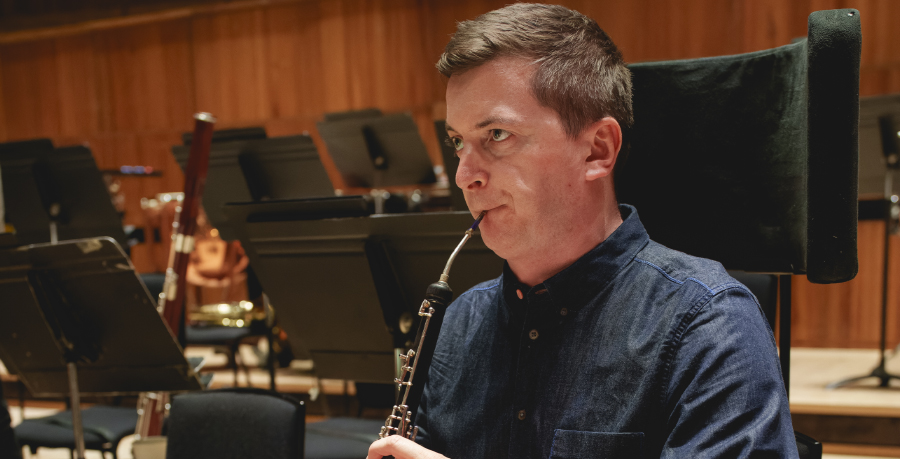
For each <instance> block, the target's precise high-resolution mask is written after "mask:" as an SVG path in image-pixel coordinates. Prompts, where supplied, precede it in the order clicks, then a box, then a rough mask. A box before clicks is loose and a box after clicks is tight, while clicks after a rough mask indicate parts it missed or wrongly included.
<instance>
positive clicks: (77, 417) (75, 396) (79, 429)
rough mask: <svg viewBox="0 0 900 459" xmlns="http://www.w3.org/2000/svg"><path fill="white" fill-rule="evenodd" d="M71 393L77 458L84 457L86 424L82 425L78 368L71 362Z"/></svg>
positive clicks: (82, 458)
mask: <svg viewBox="0 0 900 459" xmlns="http://www.w3.org/2000/svg"><path fill="white" fill-rule="evenodd" d="M68 368H69V394H70V396H71V397H72V429H73V430H74V432H75V450H76V457H77V459H84V426H82V425H81V397H80V394H79V392H78V370H77V369H76V368H75V363H73V362H69V364H68Z"/></svg>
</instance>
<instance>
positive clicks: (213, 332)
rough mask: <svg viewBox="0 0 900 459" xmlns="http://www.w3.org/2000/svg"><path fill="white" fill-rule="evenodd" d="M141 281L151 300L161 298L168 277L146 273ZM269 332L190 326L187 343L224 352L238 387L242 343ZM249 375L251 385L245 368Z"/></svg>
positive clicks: (245, 368)
mask: <svg viewBox="0 0 900 459" xmlns="http://www.w3.org/2000/svg"><path fill="white" fill-rule="evenodd" d="M141 280H142V281H143V282H144V285H145V286H146V287H147V291H148V292H149V293H150V297H151V298H154V299H156V298H159V294H160V293H162V289H163V284H164V283H165V280H166V275H165V274H163V273H145V274H141ZM267 333H269V331H268V330H254V329H252V328H249V327H240V328H239V327H197V326H193V325H188V326H186V327H185V330H184V335H185V342H186V344H187V345H188V346H211V347H213V348H216V349H220V350H222V351H224V353H225V355H226V356H228V366H230V367H231V369H232V371H233V372H234V385H235V386H237V385H238V362H237V356H238V355H239V354H238V348H239V347H240V345H241V341H243V340H244V339H245V338H250V337H252V336H266V334H267ZM244 371H245V372H246V373H247V381H248V384H249V381H250V375H249V372H248V371H247V367H246V366H244Z"/></svg>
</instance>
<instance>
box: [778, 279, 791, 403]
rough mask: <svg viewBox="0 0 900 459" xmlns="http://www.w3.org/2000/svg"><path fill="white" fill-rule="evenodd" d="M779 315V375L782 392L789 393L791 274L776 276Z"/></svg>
mask: <svg viewBox="0 0 900 459" xmlns="http://www.w3.org/2000/svg"><path fill="white" fill-rule="evenodd" d="M778 292H779V301H778V303H779V306H778V310H779V317H778V350H779V351H780V352H779V353H780V358H781V377H782V378H783V379H784V392H785V393H786V394H787V395H788V399H790V395H791V276H790V275H782V276H778Z"/></svg>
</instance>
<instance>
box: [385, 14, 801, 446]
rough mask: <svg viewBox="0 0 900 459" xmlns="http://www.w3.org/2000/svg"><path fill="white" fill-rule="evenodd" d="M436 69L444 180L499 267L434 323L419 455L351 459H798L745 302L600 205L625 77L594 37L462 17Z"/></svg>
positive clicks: (728, 283)
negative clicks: (446, 169) (453, 154)
mask: <svg viewBox="0 0 900 459" xmlns="http://www.w3.org/2000/svg"><path fill="white" fill-rule="evenodd" d="M438 69H439V70H440V71H441V72H442V73H443V74H444V75H447V76H448V77H449V81H448V83H447V131H448V134H449V136H450V139H451V141H452V143H453V144H454V145H455V147H456V149H457V156H458V157H459V169H458V172H457V175H456V183H457V185H459V186H460V187H461V188H462V189H463V190H464V193H465V196H466V202H467V204H468V206H469V209H470V211H471V212H472V214H473V215H477V214H479V213H480V212H481V211H483V210H487V215H486V216H485V218H484V220H483V221H482V223H481V226H480V230H481V236H482V238H483V240H484V242H485V244H487V246H488V247H490V248H491V249H492V250H493V251H494V252H496V253H497V255H499V256H500V257H502V258H504V259H505V260H506V262H507V263H506V267H505V269H504V272H503V274H502V276H501V277H500V278H499V279H496V280H493V281H489V282H485V283H483V284H481V285H479V286H476V287H474V288H473V289H471V290H469V291H468V292H466V293H464V294H462V295H460V296H459V298H457V300H456V301H455V302H454V303H453V304H452V305H451V306H450V307H449V308H448V310H447V315H446V318H445V322H444V328H443V330H442V332H441V335H440V338H439V341H438V345H437V350H436V351H435V356H434V362H433V364H432V367H431V370H430V373H429V381H428V383H427V385H426V388H425V394H424V396H423V399H422V404H421V407H420V411H419V413H418V415H417V417H416V419H415V424H416V425H418V426H419V427H420V431H419V437H418V438H417V439H416V441H417V442H418V443H419V444H415V443H412V442H410V441H408V440H405V439H403V438H400V437H392V438H387V439H383V440H379V441H377V442H375V443H373V444H372V446H371V448H370V450H369V458H370V459H377V458H380V457H382V456H387V455H393V456H394V457H396V458H398V459H403V458H437V457H443V456H442V455H446V456H448V457H452V458H457V459H475V458H500V457H505V458H547V457H550V458H587V457H604V458H605V457H610V458H612V457H627V458H633V457H634V458H637V457H685V458H693V457H727V458H734V457H796V456H797V449H796V444H795V441H794V438H793V432H792V428H791V420H790V413H789V411H788V404H787V398H786V395H785V391H784V387H783V383H782V380H781V374H780V370H779V366H778V360H777V356H776V350H775V343H774V338H773V336H772V333H771V331H770V330H769V327H768V324H767V323H766V321H765V319H764V317H763V314H762V312H761V310H760V308H759V305H758V303H757V302H756V299H755V298H754V297H753V295H752V294H751V293H750V292H749V291H748V290H747V289H746V287H744V286H743V285H741V284H739V283H738V282H736V281H735V280H734V279H732V278H731V277H729V276H728V275H727V273H726V272H725V271H724V269H723V268H722V266H721V265H720V264H718V263H716V262H713V261H710V260H704V259H699V258H694V257H691V256H688V255H685V254H683V253H680V252H676V251H673V250H670V249H667V248H665V247H663V246H660V245H659V244H656V243H654V242H652V241H650V240H649V238H648V236H647V233H646V232H645V231H644V228H643V226H642V225H641V222H640V220H639V218H638V214H637V211H636V210H635V209H634V208H633V207H630V206H627V205H618V203H617V201H616V197H615V193H614V187H613V174H612V172H613V167H614V165H615V163H616V159H617V155H618V153H619V151H620V150H621V147H622V128H623V127H627V126H628V125H630V124H631V122H632V119H631V118H632V115H631V82H630V75H629V72H628V70H627V68H626V67H625V64H624V62H623V60H622V57H621V54H620V53H619V52H618V50H617V49H616V47H615V45H614V44H613V43H612V41H611V40H610V39H609V38H608V37H607V36H606V34H605V33H604V32H603V31H602V30H601V29H600V28H599V27H598V26H597V24H596V23H595V22H594V21H592V20H590V19H588V18H587V17H585V16H583V15H581V14H579V13H577V12H574V11H570V10H568V9H565V8H562V7H558V6H547V5H529V4H515V5H510V6H508V7H506V8H503V9H500V10H497V11H493V12H490V13H487V14H485V15H483V16H481V17H479V18H477V19H475V20H474V21H467V22H463V23H461V24H460V25H459V28H458V31H457V33H456V34H455V35H454V37H453V38H452V39H451V41H450V43H449V44H448V45H447V48H446V50H445V53H444V55H443V56H442V57H441V60H440V62H439V63H438ZM685 205H687V204H685ZM426 448H427V449H426ZM430 450H431V451H430ZM439 453H440V454H439Z"/></svg>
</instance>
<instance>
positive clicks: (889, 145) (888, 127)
mask: <svg viewBox="0 0 900 459" xmlns="http://www.w3.org/2000/svg"><path fill="white" fill-rule="evenodd" d="M895 101H896V99H895ZM865 106H866V103H865V102H863V101H861V103H860V108H861V110H860V111H861V112H863V110H862V108H863V107H865ZM888 108H890V107H888ZM892 108H894V109H895V110H896V109H897V108H900V107H898V106H897V105H895V106H894V107H892ZM863 113H864V114H866V115H871V114H870V113H865V112H863ZM894 117H895V115H894V114H892V113H890V111H887V110H886V111H883V112H881V113H880V116H878V118H877V126H878V137H876V138H880V140H881V142H880V143H881V150H882V153H883V155H882V162H883V168H884V200H882V201H880V204H881V208H882V215H881V217H882V219H883V220H884V247H883V253H882V266H881V269H882V272H881V330H880V331H881V333H880V335H879V338H880V339H879V347H878V353H879V355H880V357H881V358H880V360H879V362H878V365H876V366H875V368H873V369H872V371H871V372H870V373H868V374H866V375H861V376H855V377H851V378H847V379H843V380H841V381H836V382H833V383H831V384H828V385H827V386H826V387H827V388H828V389H838V388H841V387H844V386H847V385H850V384H853V383H855V382H857V381H862V380H865V379H869V378H876V379H878V387H889V386H890V383H891V380H892V379H898V380H900V375H896V374H893V373H890V372H888V371H887V354H886V348H887V310H888V281H889V280H890V278H889V277H888V274H889V268H890V264H891V263H890V254H891V250H890V249H891V233H896V220H897V216H896V215H897V213H896V212H897V210H898V209H897V207H898V202H897V196H896V195H895V194H894V181H893V178H894V175H895V174H896V172H897V171H898V170H900V140H898V137H900V130H898V128H897V125H896V124H895V122H894ZM868 118H871V116H868ZM864 119H865V118H864V117H863V116H860V140H862V139H863V137H862V134H863V132H864V131H863V129H862V126H863V125H864V121H863V120H864ZM866 124H868V123H866ZM868 140H870V141H871V140H872V139H868ZM860 144H862V141H860ZM860 153H862V151H860ZM860 156H861V157H862V154H861V155H860ZM860 175H862V174H860ZM861 210H862V209H861Z"/></svg>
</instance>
